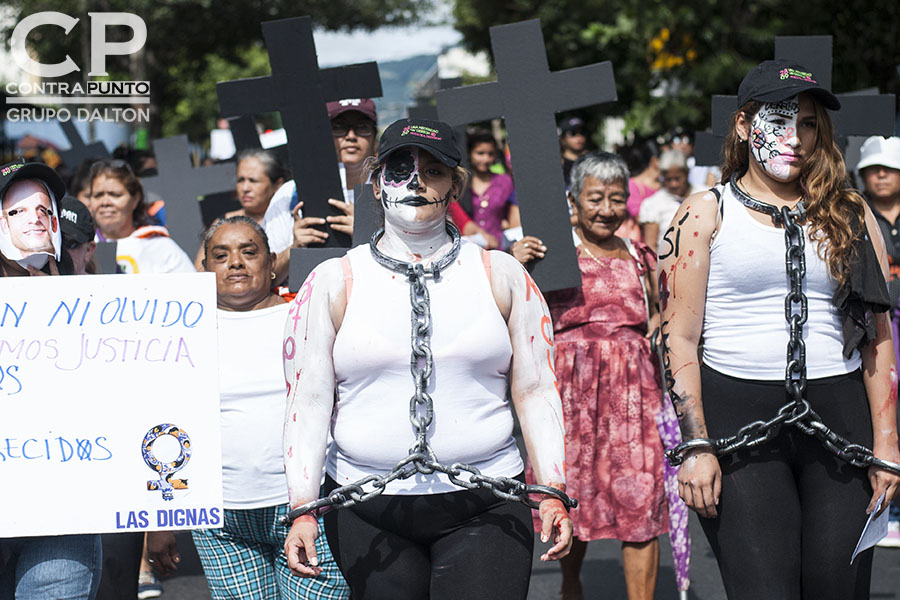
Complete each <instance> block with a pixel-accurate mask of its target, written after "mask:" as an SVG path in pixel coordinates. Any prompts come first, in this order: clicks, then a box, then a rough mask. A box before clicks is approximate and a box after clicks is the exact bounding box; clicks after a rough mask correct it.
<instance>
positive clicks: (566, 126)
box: [559, 117, 585, 135]
mask: <svg viewBox="0 0 900 600" xmlns="http://www.w3.org/2000/svg"><path fill="white" fill-rule="evenodd" d="M569 131H575V132H578V133H584V131H585V127H584V120H582V119H580V118H579V117H568V118H566V119H563V120H562V121H560V122H559V134H560V135H562V134H564V133H566V132H569Z"/></svg>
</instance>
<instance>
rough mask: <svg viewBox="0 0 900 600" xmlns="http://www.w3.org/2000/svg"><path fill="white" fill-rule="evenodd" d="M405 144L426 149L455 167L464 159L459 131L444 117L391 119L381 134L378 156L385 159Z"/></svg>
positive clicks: (380, 159)
mask: <svg viewBox="0 0 900 600" xmlns="http://www.w3.org/2000/svg"><path fill="white" fill-rule="evenodd" d="M403 146H414V147H416V148H422V149H423V150H427V151H428V152H429V153H430V154H431V155H432V156H434V157H435V158H436V159H438V160H439V161H441V162H442V163H444V164H445V165H447V166H448V167H455V166H457V165H458V164H459V163H460V161H462V154H460V151H459V144H458V143H457V141H456V132H455V131H454V130H453V128H452V127H451V126H450V125H449V124H448V123H444V122H443V121H430V120H428V119H400V120H399V121H395V122H393V123H391V124H390V125H389V126H388V128H387V129H385V130H384V133H382V134H381V141H380V142H379V143H378V160H379V161H380V162H383V161H384V159H385V158H387V156H388V154H390V153H391V152H393V151H394V150H396V149H397V148H401V147H403Z"/></svg>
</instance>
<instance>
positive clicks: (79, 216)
mask: <svg viewBox="0 0 900 600" xmlns="http://www.w3.org/2000/svg"><path fill="white" fill-rule="evenodd" d="M59 227H60V229H62V234H63V237H65V238H68V239H70V240H74V241H75V242H77V243H78V244H86V243H87V242H90V241H91V240H93V239H94V234H95V232H94V218H93V217H91V211H89V210H88V207H87V206H85V205H84V203H83V202H82V201H81V200H78V199H77V198H73V197H72V196H69V195H66V196H64V197H63V199H62V201H61V202H60V203H59Z"/></svg>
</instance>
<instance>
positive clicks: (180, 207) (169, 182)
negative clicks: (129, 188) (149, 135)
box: [141, 135, 235, 261]
mask: <svg viewBox="0 0 900 600" xmlns="http://www.w3.org/2000/svg"><path fill="white" fill-rule="evenodd" d="M153 153H154V154H155V155H156V164H157V165H158V169H157V172H158V174H157V175H154V176H152V177H144V178H142V179H141V181H142V182H143V184H144V187H145V188H147V189H148V190H149V191H151V192H154V193H156V194H159V196H160V197H162V199H163V200H165V202H166V227H167V228H168V230H169V235H170V236H171V237H172V239H173V240H175V241H176V242H177V243H178V245H179V246H181V248H182V249H183V250H184V251H185V252H187V254H188V256H189V257H191V260H192V261H193V259H194V255H196V254H197V250H198V249H199V248H200V236H201V234H202V233H203V219H202V217H201V212H200V203H199V199H200V198H201V197H203V196H206V195H209V194H215V193H218V192H227V191H233V190H234V188H235V183H234V182H235V173H234V163H222V164H218V165H212V166H209V167H196V168H195V167H194V166H193V165H192V164H191V153H190V147H189V146H188V139H187V136H186V135H177V136H175V137H170V138H164V139H161V140H155V141H154V142H153Z"/></svg>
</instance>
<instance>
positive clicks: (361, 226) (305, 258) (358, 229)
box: [288, 183, 383, 292]
mask: <svg viewBox="0 0 900 600" xmlns="http://www.w3.org/2000/svg"><path fill="white" fill-rule="evenodd" d="M353 197H354V199H355V200H354V208H355V210H354V213H353V245H354V246H359V245H360V244H368V243H369V240H370V239H371V238H372V234H373V233H375V231H377V230H378V228H379V227H381V225H382V223H383V221H382V219H381V215H380V214H379V213H378V208H377V206H378V200H376V199H375V193H374V192H373V191H372V185H371V184H365V183H364V184H362V185H357V186H355V187H354V188H353ZM346 252H347V249H346V248H292V249H291V262H290V273H289V277H288V288H289V289H290V290H291V291H293V292H296V291H297V290H299V289H300V286H301V285H302V284H303V281H304V280H305V279H306V277H307V276H308V275H309V274H310V272H312V270H313V269H315V268H316V265H318V264H319V263H321V262H323V261H326V260H328V259H329V258H336V257H340V256H343V255H344V254H345V253H346Z"/></svg>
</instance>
